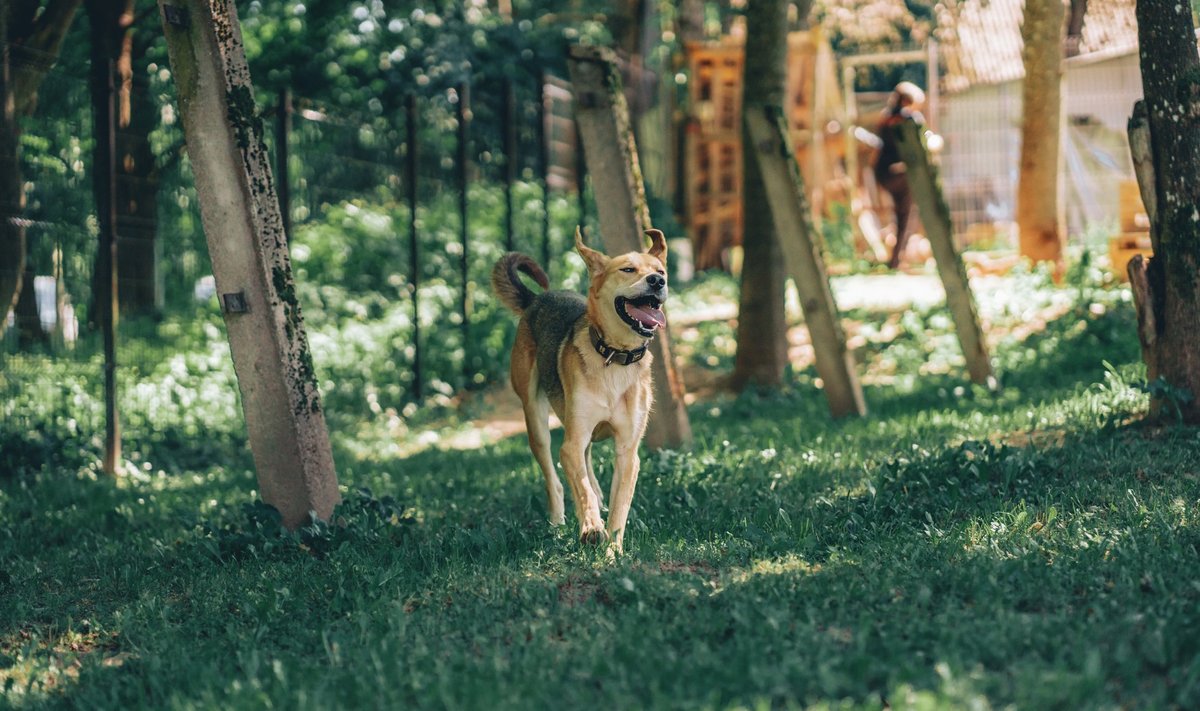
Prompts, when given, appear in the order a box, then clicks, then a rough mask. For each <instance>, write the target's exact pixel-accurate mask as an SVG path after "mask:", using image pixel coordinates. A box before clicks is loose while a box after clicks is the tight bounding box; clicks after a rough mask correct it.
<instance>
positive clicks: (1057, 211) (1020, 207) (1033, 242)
mask: <svg viewBox="0 0 1200 711" xmlns="http://www.w3.org/2000/svg"><path fill="white" fill-rule="evenodd" d="M1065 19H1066V12H1065V9H1064V6H1063V3H1062V0H1026V1H1025V19H1024V22H1023V23H1022V25H1021V37H1022V39H1023V40H1024V41H1025V50H1024V54H1023V57H1024V61H1025V81H1024V85H1023V88H1022V91H1021V94H1022V101H1023V105H1024V110H1023V112H1022V113H1023V118H1022V122H1021V164H1020V165H1021V169H1020V170H1021V173H1020V178H1019V183H1018V186H1017V226H1018V228H1019V230H1020V235H1021V236H1020V243H1021V245H1020V246H1021V255H1022V256H1025V257H1029V258H1030V259H1032V260H1033V261H1035V262H1040V261H1048V262H1055V263H1059V262H1061V261H1062V256H1063V241H1064V237H1065V234H1066V230H1065V226H1064V216H1063V209H1062V200H1061V193H1062V186H1061V181H1060V180H1059V175H1060V174H1061V170H1060V168H1061V166H1062V151H1061V146H1060V143H1061V137H1062V124H1063V111H1062V55H1063V23H1064V21H1065Z"/></svg>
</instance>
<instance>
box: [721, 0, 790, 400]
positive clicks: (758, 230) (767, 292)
mask: <svg viewBox="0 0 1200 711" xmlns="http://www.w3.org/2000/svg"><path fill="white" fill-rule="evenodd" d="M787 8H788V0H755V1H754V2H752V3H750V4H749V6H748V7H747V8H746V61H745V64H744V65H743V67H744V69H743V71H744V76H743V81H742V105H743V106H752V105H757V106H782V105H783V87H784V81H785V80H786V78H787ZM754 150H755V146H754V145H753V143H752V142H751V140H750V139H749V137H748V136H746V134H745V129H744V128H743V132H742V155H743V160H742V165H745V166H747V167H749V166H753V165H755V160H756V159H755V157H754ZM743 172H744V174H745V178H744V182H743V184H742V196H743V197H742V199H743V210H742V212H743V215H744V217H743V220H744V222H743V227H742V235H743V237H742V290H741V297H740V300H739V303H738V327H737V344H738V347H737V356H736V358H735V359H734V366H733V380H734V384H735V386H737V387H741V386H744V385H747V384H749V383H755V384H758V385H767V386H775V385H779V384H780V383H781V382H782V380H783V371H784V368H785V367H786V366H787V363H788V357H787V346H788V341H787V320H786V318H785V317H786V314H785V310H784V289H785V287H786V284H787V272H786V267H785V264H784V261H783V250H782V248H781V247H780V244H779V239H778V238H777V237H776V235H775V224H774V221H773V220H772V218H771V206H770V204H769V203H768V202H767V191H766V187H765V186H764V185H763V181H762V177H761V176H760V175H759V172H758V171H756V170H745V171H743Z"/></svg>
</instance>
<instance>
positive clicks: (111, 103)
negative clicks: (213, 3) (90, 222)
mask: <svg viewBox="0 0 1200 711" xmlns="http://www.w3.org/2000/svg"><path fill="white" fill-rule="evenodd" d="M100 71H104V72H105V76H104V78H103V79H101V78H100V77H95V81H97V82H103V84H102V86H103V90H104V94H105V102H104V105H103V107H102V110H103V112H104V113H103V115H99V116H96V117H94V121H95V124H96V137H97V140H98V141H100V143H99V145H97V146H96V152H95V154H94V155H95V156H96V165H94V166H93V167H92V170H93V171H94V172H95V175H94V176H93V178H92V180H94V181H96V213H97V214H96V216H97V218H98V219H97V221H98V222H99V224H100V253H101V260H100V262H101V269H102V270H103V273H102V274H101V275H100V281H99V284H100V288H99V289H98V290H97V293H96V306H97V307H98V310H99V312H100V313H99V316H100V318H99V321H100V330H101V331H102V332H103V334H104V417H105V426H104V461H103V468H104V473H105V474H109V475H113V474H116V473H118V471H119V470H120V466H121V465H120V462H121V423H120V419H119V417H120V415H119V413H118V411H117V319H118V318H119V316H118V314H119V306H118V301H117V220H116V218H117V112H116V100H117V99H116V93H117V92H116V84H115V82H114V75H115V74H116V63H115V62H113V61H112V60H111V59H109V60H108V62H107V65H106V68H105V69H102V70H100ZM93 76H94V75H93Z"/></svg>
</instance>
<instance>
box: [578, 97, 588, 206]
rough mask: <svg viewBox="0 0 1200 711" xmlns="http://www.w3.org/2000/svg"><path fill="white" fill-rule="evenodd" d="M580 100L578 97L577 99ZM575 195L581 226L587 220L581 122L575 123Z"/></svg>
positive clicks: (585, 166) (585, 173)
mask: <svg viewBox="0 0 1200 711" xmlns="http://www.w3.org/2000/svg"><path fill="white" fill-rule="evenodd" d="M575 100H576V101H578V100H579V99H578V97H576V99H575ZM575 191H576V193H575V197H576V200H577V201H578V203H579V204H578V206H577V207H578V211H579V227H580V228H581V229H582V228H583V225H584V223H585V222H587V164H586V163H584V160H583V139H582V138H581V137H580V135H579V124H575Z"/></svg>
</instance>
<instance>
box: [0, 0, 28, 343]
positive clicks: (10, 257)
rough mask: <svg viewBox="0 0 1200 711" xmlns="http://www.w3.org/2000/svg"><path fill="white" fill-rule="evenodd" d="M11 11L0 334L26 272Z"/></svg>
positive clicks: (2, 16)
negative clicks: (20, 219)
mask: <svg viewBox="0 0 1200 711" xmlns="http://www.w3.org/2000/svg"><path fill="white" fill-rule="evenodd" d="M10 12H11V7H10V6H9V5H7V4H5V5H3V6H0V39H3V40H4V43H3V47H0V334H3V332H4V328H5V326H4V324H5V323H7V322H8V314H9V312H10V311H12V308H13V305H14V304H15V302H16V297H17V294H18V293H20V290H21V280H22V277H23V272H24V270H25V230H24V229H23V228H21V227H20V226H18V224H17V218H19V217H20V215H21V202H22V201H21V172H20V167H21V164H20V155H19V154H18V152H17V117H16V99H15V97H14V96H13V85H12V66H11V54H12V49H11V45H10V44H9V41H10V40H9V33H8V24H9V23H8V18H9V13H10Z"/></svg>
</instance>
